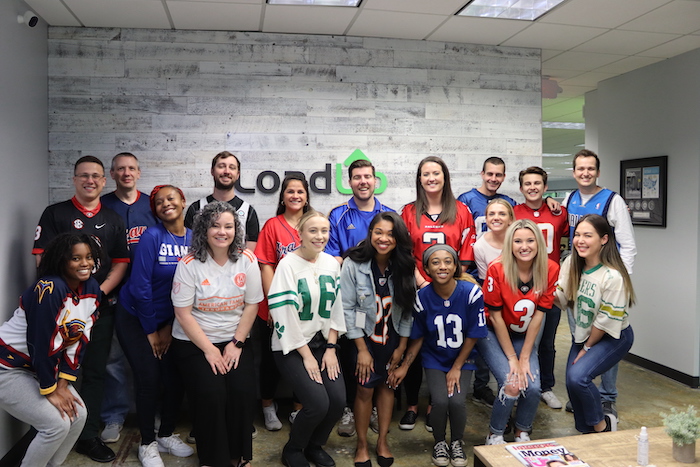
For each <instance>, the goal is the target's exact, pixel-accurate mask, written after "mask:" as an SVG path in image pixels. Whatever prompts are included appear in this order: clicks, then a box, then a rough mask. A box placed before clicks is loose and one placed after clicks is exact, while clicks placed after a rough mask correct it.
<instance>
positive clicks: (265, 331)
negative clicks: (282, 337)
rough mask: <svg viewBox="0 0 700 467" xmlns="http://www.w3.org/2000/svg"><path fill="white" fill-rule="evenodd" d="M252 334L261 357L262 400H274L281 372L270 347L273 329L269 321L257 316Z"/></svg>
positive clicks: (259, 378)
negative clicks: (268, 323)
mask: <svg viewBox="0 0 700 467" xmlns="http://www.w3.org/2000/svg"><path fill="white" fill-rule="evenodd" d="M250 334H251V335H250V337H251V339H253V341H254V342H256V344H257V346H256V347H255V353H256V354H257V355H259V356H260V368H259V377H258V381H259V382H260V398H261V399H265V400H270V399H274V397H275V392H277V384H278V383H279V380H280V372H279V370H278V369H277V365H276V364H275V359H274V357H273V356H272V348H271V347H270V339H271V337H272V328H271V327H270V326H268V325H267V321H265V320H263V319H262V318H260V316H257V317H256V318H255V323H253V330H252V331H251V333H250ZM258 349H259V350H258Z"/></svg>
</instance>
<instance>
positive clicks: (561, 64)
mask: <svg viewBox="0 0 700 467" xmlns="http://www.w3.org/2000/svg"><path fill="white" fill-rule="evenodd" d="M623 58H625V56H624V55H612V54H594V53H585V52H565V53H563V54H560V55H557V56H556V57H554V58H551V59H549V60H547V61H546V62H544V63H543V64H542V69H543V70H547V69H550V68H551V69H554V70H581V71H589V70H595V69H596V68H599V67H601V66H603V65H608V64H610V63H613V62H616V61H618V60H622V59H623Z"/></svg>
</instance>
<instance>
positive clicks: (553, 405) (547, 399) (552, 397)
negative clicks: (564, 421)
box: [540, 390, 562, 409]
mask: <svg viewBox="0 0 700 467" xmlns="http://www.w3.org/2000/svg"><path fill="white" fill-rule="evenodd" d="M540 399H542V401H543V402H544V403H545V404H547V405H548V406H549V408H550V409H561V408H562V404H561V401H560V400H559V399H557V396H556V394H554V392H552V391H551V390H550V391H544V392H543V393H542V394H540Z"/></svg>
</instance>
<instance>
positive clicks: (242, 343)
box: [231, 336, 245, 349]
mask: <svg viewBox="0 0 700 467" xmlns="http://www.w3.org/2000/svg"><path fill="white" fill-rule="evenodd" d="M231 342H233V345H235V346H236V347H238V348H239V349H242V348H243V347H245V341H239V340H238V339H236V336H233V337H232V338H231Z"/></svg>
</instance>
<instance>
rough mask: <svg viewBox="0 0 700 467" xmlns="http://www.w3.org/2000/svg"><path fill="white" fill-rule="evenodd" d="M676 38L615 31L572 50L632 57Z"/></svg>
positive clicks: (676, 36) (675, 36)
mask: <svg viewBox="0 0 700 467" xmlns="http://www.w3.org/2000/svg"><path fill="white" fill-rule="evenodd" d="M678 37H679V35H674V34H659V33H655V32H637V31H620V30H619V29H616V30H613V31H610V32H606V33H605V34H603V35H602V36H598V37H596V38H595V39H591V40H590V41H588V42H586V43H585V44H582V45H580V46H578V47H576V48H574V51H576V52H592V53H612V54H623V55H634V54H638V53H639V52H642V51H644V50H648V49H651V48H652V47H656V46H659V45H661V44H663V43H665V42H668V41H671V40H673V39H676V38H678Z"/></svg>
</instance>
